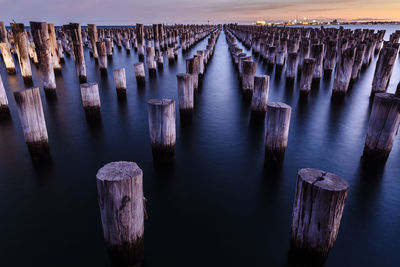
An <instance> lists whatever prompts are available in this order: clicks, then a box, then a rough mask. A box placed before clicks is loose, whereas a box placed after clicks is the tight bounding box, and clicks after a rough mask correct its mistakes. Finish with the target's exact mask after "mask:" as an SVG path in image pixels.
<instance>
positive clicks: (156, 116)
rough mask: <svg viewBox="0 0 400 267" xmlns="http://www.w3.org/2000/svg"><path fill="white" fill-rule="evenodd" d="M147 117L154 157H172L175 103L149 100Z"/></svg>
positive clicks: (163, 100)
mask: <svg viewBox="0 0 400 267" xmlns="http://www.w3.org/2000/svg"><path fill="white" fill-rule="evenodd" d="M148 114H149V115H148V116H149V130H150V139H151V146H152V150H153V155H154V156H155V157H160V158H164V157H167V158H168V157H172V156H173V155H174V149H175V142H176V126H175V101H174V100H172V99H165V98H164V99H150V100H149V101H148Z"/></svg>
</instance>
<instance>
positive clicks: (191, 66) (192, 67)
mask: <svg viewBox="0 0 400 267" xmlns="http://www.w3.org/2000/svg"><path fill="white" fill-rule="evenodd" d="M199 60H200V58H199V57H193V58H189V59H186V73H189V74H191V75H192V82H193V88H194V91H195V92H196V91H197V89H198V88H199V71H200V61H199Z"/></svg>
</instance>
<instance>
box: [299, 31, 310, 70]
mask: <svg viewBox="0 0 400 267" xmlns="http://www.w3.org/2000/svg"><path fill="white" fill-rule="evenodd" d="M299 51H300V52H299V53H300V55H299V69H300V70H301V69H302V68H303V62H304V59H306V58H309V57H310V39H308V38H302V39H301V41H300V49H299Z"/></svg>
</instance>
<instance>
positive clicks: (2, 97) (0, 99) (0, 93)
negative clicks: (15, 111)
mask: <svg viewBox="0 0 400 267" xmlns="http://www.w3.org/2000/svg"><path fill="white" fill-rule="evenodd" d="M9 115H10V109H9V107H8V99H7V94H6V91H5V90H4V84H3V80H2V79H1V76H0V117H4V116H9Z"/></svg>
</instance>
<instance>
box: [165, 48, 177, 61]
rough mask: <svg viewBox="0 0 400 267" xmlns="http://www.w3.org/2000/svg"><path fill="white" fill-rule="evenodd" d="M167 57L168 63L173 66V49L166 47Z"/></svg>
mask: <svg viewBox="0 0 400 267" xmlns="http://www.w3.org/2000/svg"><path fill="white" fill-rule="evenodd" d="M167 56H168V63H169V64H174V63H175V55H174V48H173V47H168V48H167Z"/></svg>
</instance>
